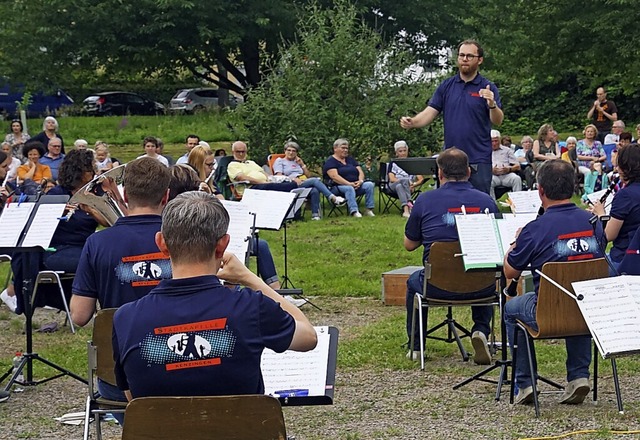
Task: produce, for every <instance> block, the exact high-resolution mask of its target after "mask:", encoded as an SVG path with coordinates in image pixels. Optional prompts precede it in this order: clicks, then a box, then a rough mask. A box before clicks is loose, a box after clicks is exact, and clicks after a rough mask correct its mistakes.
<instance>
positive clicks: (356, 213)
mask: <svg viewBox="0 0 640 440" xmlns="http://www.w3.org/2000/svg"><path fill="white" fill-rule="evenodd" d="M351 217H355V218H360V217H362V214H360V212H358V211H355V212H352V213H351Z"/></svg>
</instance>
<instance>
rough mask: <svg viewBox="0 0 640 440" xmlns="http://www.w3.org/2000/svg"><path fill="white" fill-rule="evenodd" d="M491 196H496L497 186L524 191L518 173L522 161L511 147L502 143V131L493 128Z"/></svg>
mask: <svg viewBox="0 0 640 440" xmlns="http://www.w3.org/2000/svg"><path fill="white" fill-rule="evenodd" d="M491 149H492V150H493V151H492V152H491V164H492V168H491V172H492V174H493V176H491V197H493V198H494V199H495V198H496V193H495V188H496V187H497V186H505V187H507V188H511V191H514V192H515V191H522V179H521V178H520V176H519V175H518V174H516V173H517V172H518V171H520V163H519V162H518V159H516V157H515V155H514V154H513V151H512V150H511V148H509V147H505V146H504V145H500V132H499V131H498V130H491Z"/></svg>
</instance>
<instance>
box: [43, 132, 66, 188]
mask: <svg viewBox="0 0 640 440" xmlns="http://www.w3.org/2000/svg"><path fill="white" fill-rule="evenodd" d="M47 150H48V151H47V152H46V153H45V154H44V156H42V157H41V158H40V163H41V164H42V165H46V166H48V167H49V168H50V169H51V177H52V178H53V180H58V169H60V165H61V164H62V161H63V160H64V157H65V155H64V154H62V153H61V151H62V141H61V140H60V139H59V138H57V137H52V138H51V139H49V144H48V145H47Z"/></svg>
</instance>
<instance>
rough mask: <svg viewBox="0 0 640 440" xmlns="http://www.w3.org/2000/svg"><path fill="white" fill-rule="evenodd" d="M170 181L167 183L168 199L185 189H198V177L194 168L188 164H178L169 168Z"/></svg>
mask: <svg viewBox="0 0 640 440" xmlns="http://www.w3.org/2000/svg"><path fill="white" fill-rule="evenodd" d="M169 171H171V182H170V183H169V200H173V199H175V198H176V196H178V195H179V194H182V193H184V192H187V191H198V189H199V188H200V182H202V180H200V177H198V173H197V172H196V170H195V169H194V168H193V167H192V166H191V165H189V164H178V165H174V166H172V167H171V168H169Z"/></svg>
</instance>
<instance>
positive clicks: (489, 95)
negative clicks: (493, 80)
mask: <svg viewBox="0 0 640 440" xmlns="http://www.w3.org/2000/svg"><path fill="white" fill-rule="evenodd" d="M479 94H480V96H481V97H483V98H484V99H486V100H487V105H488V106H489V107H495V105H496V101H495V95H494V94H493V91H492V90H491V86H490V85H489V84H487V87H485V88H484V89H480V92H479Z"/></svg>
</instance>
